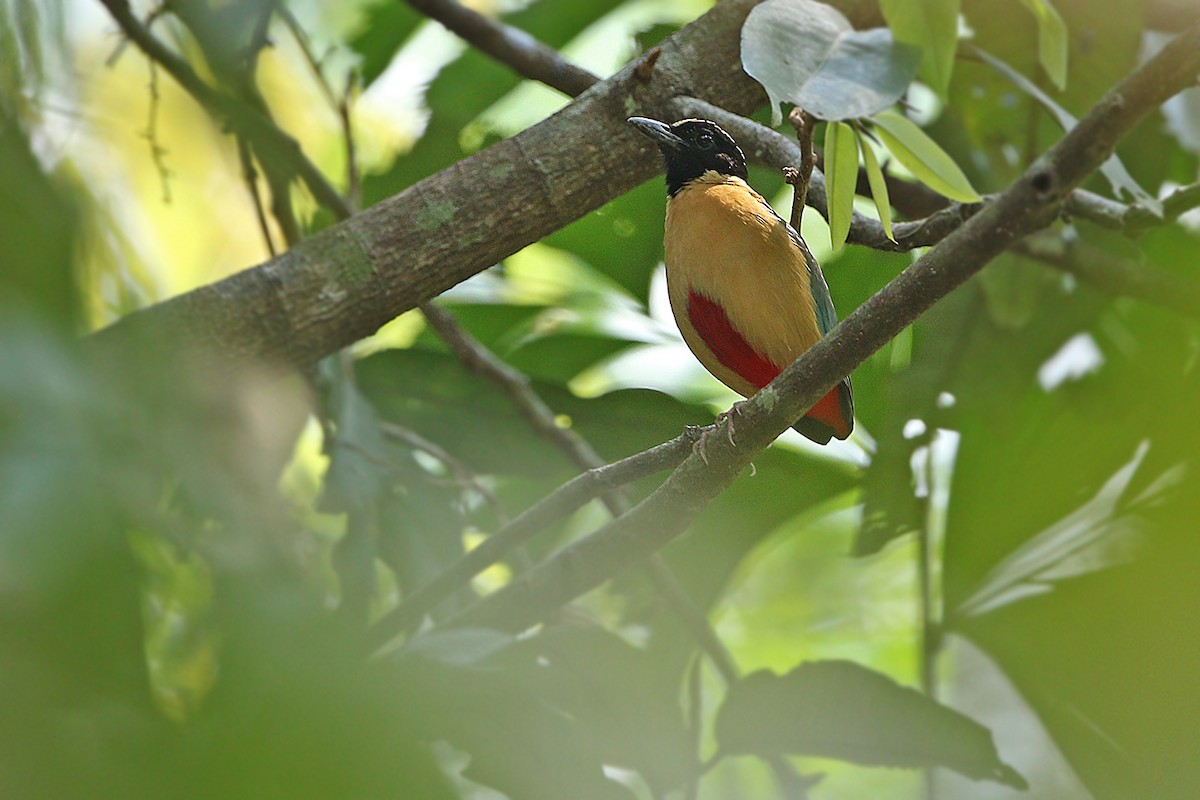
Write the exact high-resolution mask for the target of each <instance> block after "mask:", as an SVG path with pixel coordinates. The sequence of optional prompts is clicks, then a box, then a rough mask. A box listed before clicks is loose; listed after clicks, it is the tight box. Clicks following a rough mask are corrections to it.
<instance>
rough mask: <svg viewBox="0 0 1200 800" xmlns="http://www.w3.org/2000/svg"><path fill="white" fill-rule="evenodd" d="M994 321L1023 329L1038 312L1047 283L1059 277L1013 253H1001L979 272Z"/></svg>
mask: <svg viewBox="0 0 1200 800" xmlns="http://www.w3.org/2000/svg"><path fill="white" fill-rule="evenodd" d="M979 280H980V282H981V283H982V284H983V296H984V298H985V299H986V300H987V310H988V313H989V314H990V315H991V317H992V320H993V321H994V322H995V323H996V325H997V326H999V327H1001V328H1011V329H1014V330H1015V329H1020V328H1023V327H1025V326H1026V325H1027V324H1029V321H1030V319H1032V317H1033V315H1034V314H1035V313H1036V312H1037V304H1038V300H1039V299H1040V298H1041V297H1042V295H1043V293H1044V291H1043V290H1044V288H1045V286H1046V285H1047V284H1052V283H1054V282H1055V281H1056V280H1058V276H1056V275H1054V274H1053V273H1052V272H1051V271H1049V270H1047V269H1046V268H1045V267H1044V266H1042V265H1041V264H1039V263H1037V262H1036V261H1033V260H1031V259H1028V258H1023V257H1021V256H1019V255H1015V254H1013V253H1001V254H1000V255H999V256H998V257H997V258H996V259H995V260H993V261H992V263H990V264H988V265H987V266H986V267H984V268H983V270H982V271H981V272H980V273H979Z"/></svg>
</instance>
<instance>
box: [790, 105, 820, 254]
mask: <svg viewBox="0 0 1200 800" xmlns="http://www.w3.org/2000/svg"><path fill="white" fill-rule="evenodd" d="M788 122H790V123H791V124H792V127H793V128H795V129H796V143H797V145H798V146H799V147H800V163H799V164H798V165H797V166H795V167H791V166H788V167H784V168H783V175H784V179H785V180H786V181H787V182H788V183H790V184H791V185H792V219H791V223H792V230H794V231H796V232H797V233H799V232H800V223H801V222H802V221H803V218H804V206H805V205H806V204H807V203H808V185H809V183H811V182H812V174H813V167H815V166H816V165H817V155H816V153H814V152H813V131H814V130H815V129H816V127H817V120H816V118H815V117H814V116H813V115H812V114H809V113H808V112H807V111H805V110H804V109H802V108H794V109H792V112H791V113H790V114H788Z"/></svg>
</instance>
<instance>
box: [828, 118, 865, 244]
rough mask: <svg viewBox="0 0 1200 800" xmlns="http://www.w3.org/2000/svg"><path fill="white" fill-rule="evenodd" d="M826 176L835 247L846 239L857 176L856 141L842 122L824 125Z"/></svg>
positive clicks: (832, 236) (831, 239) (832, 237)
mask: <svg viewBox="0 0 1200 800" xmlns="http://www.w3.org/2000/svg"><path fill="white" fill-rule="evenodd" d="M825 176H826V184H825V186H826V190H827V192H828V195H829V240H830V244H831V246H832V247H833V249H834V250H838V249H840V248H841V246H842V245H843V244H845V243H846V234H848V233H850V217H851V215H852V214H853V212H854V185H855V183H856V182H857V179H858V144H857V140H856V139H855V137H854V129H853V128H851V127H850V126H849V125H847V124H846V123H844V122H830V123H828V124H826V125H825Z"/></svg>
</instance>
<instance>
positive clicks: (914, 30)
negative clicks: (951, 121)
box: [879, 0, 960, 98]
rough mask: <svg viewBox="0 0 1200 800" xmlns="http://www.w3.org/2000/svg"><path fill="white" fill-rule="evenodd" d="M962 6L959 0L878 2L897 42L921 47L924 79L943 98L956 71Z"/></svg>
mask: <svg viewBox="0 0 1200 800" xmlns="http://www.w3.org/2000/svg"><path fill="white" fill-rule="evenodd" d="M959 5H960V0H882V2H880V4H879V7H880V9H881V10H882V11H883V16H884V19H886V20H887V24H888V27H889V28H891V31H892V35H894V36H895V37H896V41H898V42H904V43H906V44H912V45H916V46H917V47H920V48H921V51H922V53H923V54H924V57H923V58H922V60H921V71H920V76H921V79H922V80H923V81H925V83H927V84H929V87H930V88H931V89H933V90H934V91H935V92H937V93H938V95H939V96H941V97H943V98H944V97H945V96H946V90H947V88H948V87H949V86H950V75H951V74H952V73H953V71H954V52H955V49H956V48H957V46H958V10H959Z"/></svg>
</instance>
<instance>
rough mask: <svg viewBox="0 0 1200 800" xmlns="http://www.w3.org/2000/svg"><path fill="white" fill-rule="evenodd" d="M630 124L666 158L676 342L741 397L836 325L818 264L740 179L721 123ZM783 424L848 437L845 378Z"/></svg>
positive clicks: (850, 423)
mask: <svg viewBox="0 0 1200 800" xmlns="http://www.w3.org/2000/svg"><path fill="white" fill-rule="evenodd" d="M629 122H630V123H632V124H633V125H634V126H636V127H637V129H638V130H639V131H641V132H642V133H644V134H645V135H646V136H648V137H650V138H651V139H653V140H654V142H655V143H656V144H657V145H658V149H659V150H661V151H662V155H663V160H664V161H665V162H666V168H667V221H666V233H665V236H664V244H665V246H666V262H667V291H668V294H669V295H670V299H671V311H672V312H673V313H674V314H675V321H676V322H677V323H678V324H679V330H680V332H681V333H682V334H683V340H684V341H685V342H687V345H688V347H690V348H691V350H692V352H693V353H694V354H695V355H696V358H698V359H699V360H700V363H701V364H703V365H704V367H705V368H706V369H707V370H708V371H709V372H711V373H712V374H713V375H714V376H716V378H717V379H718V380H720V381H721V383H723V384H725V385H726V386H728V387H729V388H730V389H733V390H734V391H735V392H737V393H738V394H740V395H742V396H743V397H750V396H751V395H753V394H754V393H755V392H757V391H758V390H759V389H761V388H762V387H764V386H766V385H767V384H768V383H770V382H771V381H772V379H774V378H775V376H776V375H778V374H779V373H780V372H781V371H783V368H784V367H786V366H787V365H788V364H790V363H791V362H792V361H793V360H795V359H796V358H798V357H799V356H800V355H801V354H802V353H804V351H806V350H808V348H810V347H812V346H813V345H814V344H816V343H817V341H819V340H820V338H821V337H822V336H824V335H825V334H826V333H828V332H829V331H830V330H831V329H832V328H833V326H834V325H836V324H837V312H836V311H835V310H834V308H833V301H832V300H831V299H830V297H829V287H828V286H827V285H826V284H825V277H824V275H822V274H821V267H820V266H819V265H818V264H817V261H816V259H814V258H813V256H812V253H810V252H809V251H808V247H807V245H805V244H804V240H803V239H801V238H800V234H799V233H798V232H797V231H796V230H795V229H793V228H792V226H791V225H789V224H788V223H787V222H786V221H784V220H783V219H781V218H780V217H779V215H778V214H776V213H775V212H774V211H773V210H772V209H771V206H770V205H769V204H768V203H767V201H766V200H764V199H763V197H762V195H760V194H759V193H758V192H756V191H754V190H753V189H751V188H750V186H749V185H748V184H747V183H746V157H745V155H744V154H743V153H742V150H741V148H739V147H738V145H737V143H736V142H735V141H734V140H733V138H732V137H731V136H730V135H729V134H728V133H726V132H725V131H724V130H722V129H721V128H720V126H718V125H717V124H716V123H714V122H710V121H709V120H703V119H685V120H682V121H680V122H676V123H674V124H673V125H668V124H666V123H664V122H659V121H658V120H653V119H649V118H647V117H630V118H629ZM792 427H793V428H794V429H796V430H797V431H799V432H800V433H802V434H804V435H805V436H807V437H808V438H809V439H812V440H813V441H814V442H817V443H818V444H827V443H828V442H829V440H830V439H831V438H832V437H834V436H836V437H837V438H839V439H845V438H846V437H847V436H849V435H850V431H851V430H852V429H853V428H854V396H853V394H852V392H851V390H850V380H849V378H847V379H846V380H843V381H842V382H841V383H839V384H838V385H837V386H836V387H834V388H833V389H832V390H831V391H830V392H829V394H827V395H825V397H823V398H821V399H820V400H818V401H817V403H816V405H814V406H813V407H812V408H810V409H809V410H808V413H807V414H805V416H804V417H803V418H802V419H800V420H799V421H798V422H797V423H796V424H794V425H793V426H792Z"/></svg>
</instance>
